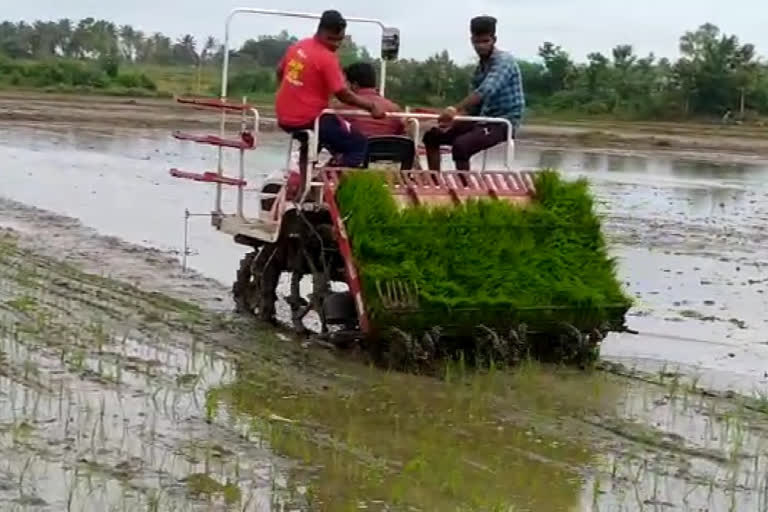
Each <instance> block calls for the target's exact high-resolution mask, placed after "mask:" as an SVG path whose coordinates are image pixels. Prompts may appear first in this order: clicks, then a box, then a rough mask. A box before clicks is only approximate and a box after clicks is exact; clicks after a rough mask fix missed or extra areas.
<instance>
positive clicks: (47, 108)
mask: <svg viewBox="0 0 768 512" xmlns="http://www.w3.org/2000/svg"><path fill="white" fill-rule="evenodd" d="M259 108H260V113H261V116H262V129H264V130H274V129H275V123H274V120H273V119H272V116H273V115H274V112H273V109H272V106H271V105H263V106H262V105H259ZM0 122H13V123H15V124H19V125H39V124H40V123H45V124H47V125H49V126H51V127H56V126H61V127H67V126H70V125H73V124H76V125H80V126H89V127H91V128H98V127H102V128H110V129H113V128H115V127H121V128H125V129H140V128H164V129H181V128H187V129H192V128H199V129H208V130H210V129H216V128H217V126H218V125H217V122H218V118H217V116H215V115H213V114H212V113H211V112H210V111H201V110H195V109H191V108H189V107H184V106H180V105H178V104H176V103H175V102H174V101H173V100H172V99H146V98H142V99H128V98H115V97H109V96H71V95H57V94H46V93H37V92H9V91H0ZM519 140H520V141H521V143H523V144H529V145H535V146H542V147H566V148H567V147H579V148H600V149H611V148H620V149H624V150H626V149H627V147H631V148H632V149H633V150H635V151H638V150H653V151H666V152H676V153H690V154H691V155H692V156H698V157H722V156H728V157H731V158H733V157H741V158H751V157H765V156H767V155H768V128H767V127H760V126H719V125H705V124H695V123H648V122H608V121H599V120H594V121H583V122H578V121H567V122H566V121H563V122H549V121H547V122H536V121H533V122H530V123H526V124H525V126H524V127H523V129H522V131H521V133H520V136H519Z"/></svg>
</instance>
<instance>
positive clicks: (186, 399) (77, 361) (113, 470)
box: [0, 232, 768, 511]
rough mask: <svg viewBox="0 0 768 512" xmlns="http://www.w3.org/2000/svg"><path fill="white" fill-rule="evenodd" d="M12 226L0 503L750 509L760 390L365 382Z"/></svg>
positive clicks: (535, 373)
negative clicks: (41, 244) (753, 393)
mask: <svg viewBox="0 0 768 512" xmlns="http://www.w3.org/2000/svg"><path fill="white" fill-rule="evenodd" d="M20 236H21V238H23V235H19V234H17V233H9V232H6V233H5V234H4V235H3V237H2V238H1V239H0V283H1V284H2V286H0V326H2V329H1V330H0V354H2V366H1V368H2V371H0V451H2V455H3V463H2V464H0V471H2V482H3V485H2V486H0V502H2V503H4V504H5V505H4V507H7V509H8V510H13V509H14V507H15V508H16V509H18V510H30V509H34V510H94V509H99V510H212V509H213V510H283V509H291V510H349V509H352V508H355V509H366V510H553V511H559V510H562V511H566V510H574V509H583V510H614V509H616V508H612V507H619V508H618V509H620V510H649V509H650V510H654V509H655V508H654V507H662V508H661V509H663V507H664V506H667V504H670V505H674V506H675V507H676V508H679V509H681V510H766V506H768V502H766V501H765V496H766V492H768V488H766V480H765V473H766V471H765V470H766V468H764V467H763V464H764V460H765V459H764V457H765V445H764V443H765V429H766V428H768V416H766V413H768V400H760V399H757V398H755V399H751V400H747V399H745V398H741V397H737V396H735V395H734V396H728V397H716V396H711V394H710V393H707V392H705V391H704V390H703V389H702V388H700V387H699V384H698V383H697V382H696V381H693V380H691V379H687V378H686V377H685V376H681V375H678V374H674V373H671V372H667V373H663V374H656V375H652V374H648V373H640V374H634V373H632V372H631V371H630V370H629V369H627V368H624V369H623V370H621V369H619V368H612V369H611V372H612V373H611V372H594V373H583V372H577V371H572V370H564V369H557V368H548V367H542V366H539V365H537V364H535V363H526V364H524V365H523V366H522V367H520V368H518V369H516V370H515V371H513V372H506V371H505V372H501V371H490V372H482V373H477V372H472V371H470V370H469V369H467V368H464V367H462V366H461V365H460V364H455V365H450V366H447V367H446V368H445V369H444V372H443V373H442V375H441V376H440V377H439V378H427V377H419V376H415V375H407V374H400V373H390V372H384V371H381V370H378V369H376V368H369V367H365V366H361V365H359V364H357V363H354V362H352V361H350V360H348V359H347V358H343V357H341V358H340V357H336V356H335V355H334V354H331V353H328V352H326V351H323V350H318V349H314V348H311V347H302V346H301V345H300V344H298V343H296V342H295V341H291V340H288V339H287V338H285V337H284V336H281V335H279V333H275V332H272V331H268V330H266V331H262V330H261V327H260V326H258V325H257V324H252V323H249V322H243V321H242V320H240V319H237V318H233V317H230V316H229V315H228V314H226V313H223V312H221V313H216V312H210V311H208V310H206V309H204V308H201V307H199V306H197V305H194V304H191V303H189V302H185V301H181V300H178V299H173V298H171V297H169V296H167V295H164V294H160V293H157V292H147V291H142V290H141V289H139V288H136V287H134V286H131V285H129V284H126V283H123V282H120V281H116V280H112V279H107V278H102V277H99V276H95V275H92V274H88V273H84V272H82V271H80V270H78V269H76V268H75V267H74V266H71V265H67V264H63V263H60V262H57V261H54V260H52V259H50V258H47V257H45V256H42V255H40V254H37V253H35V252H32V251H29V250H27V249H24V248H23V244H21V245H20V244H19V237H20ZM622 371H624V372H625V373H624V375H622V376H619V375H618V374H619V373H621V372H622ZM281 507H285V508H281Z"/></svg>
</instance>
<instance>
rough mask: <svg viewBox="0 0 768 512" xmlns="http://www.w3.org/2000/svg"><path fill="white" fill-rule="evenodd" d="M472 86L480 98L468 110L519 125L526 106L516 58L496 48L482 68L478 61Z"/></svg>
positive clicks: (478, 114) (477, 114)
mask: <svg viewBox="0 0 768 512" xmlns="http://www.w3.org/2000/svg"><path fill="white" fill-rule="evenodd" d="M472 88H473V89H474V91H475V92H476V93H477V94H479V95H480V96H482V98H483V101H482V103H480V104H479V105H477V106H476V107H475V108H474V109H472V110H473V112H471V114H472V115H476V116H484V117H503V118H506V119H509V120H510V121H511V122H512V124H513V125H515V126H518V125H519V124H520V118H521V117H522V115H523V110H524V109H525V96H524V93H523V76H522V74H521V73H520V67H519V66H518V65H517V61H516V60H515V58H514V57H513V56H512V55H511V54H510V53H507V52H503V51H501V50H498V49H495V50H493V53H492V54H491V57H490V59H489V61H488V63H487V67H486V68H485V69H483V64H482V63H480V64H478V66H477V69H475V74H474V76H473V77H472Z"/></svg>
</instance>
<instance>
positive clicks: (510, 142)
mask: <svg viewBox="0 0 768 512" xmlns="http://www.w3.org/2000/svg"><path fill="white" fill-rule="evenodd" d="M324 114H342V115H345V116H355V117H370V115H371V114H370V113H369V112H366V111H365V110H344V111H339V110H334V109H325V110H323V112H322V113H321V114H320V116H318V117H317V119H315V129H314V132H313V133H312V134H311V137H310V143H311V146H310V147H311V150H313V152H314V153H315V154H317V153H318V151H319V149H318V147H317V143H318V142H317V141H318V140H319V137H318V136H317V133H318V131H319V130H320V117H321V116H322V115H324ZM386 117H388V118H394V119H408V120H416V121H418V120H419V119H425V120H432V121H436V120H437V119H439V117H440V116H439V115H438V114H428V113H422V112H418V113H417V112H387V113H386ZM454 121H469V122H474V123H489V124H493V123H495V124H503V125H505V126H506V127H507V144H506V147H505V167H506V168H507V170H508V171H511V170H512V159H513V156H514V155H513V154H514V149H515V140H514V138H513V136H512V132H513V131H514V126H513V125H512V122H511V121H510V120H509V119H504V118H503V117H481V116H456V117H455V118H454ZM414 142H415V143H416V144H418V139H415V140H414ZM483 158H485V156H484V157H483ZM483 170H485V162H484V163H483ZM308 184H309V183H307V185H308Z"/></svg>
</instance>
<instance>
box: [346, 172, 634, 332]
mask: <svg viewBox="0 0 768 512" xmlns="http://www.w3.org/2000/svg"><path fill="white" fill-rule="evenodd" d="M535 184H536V197H535V201H534V202H533V203H532V204H531V205H529V206H527V207H519V206H516V205H512V204H510V203H508V202H504V201H494V200H490V199H479V200H471V201H468V202H466V203H465V204H463V205H461V206H431V207H427V206H419V207H408V208H405V209H399V208H398V206H397V204H396V202H395V200H394V198H393V196H392V195H391V194H390V192H389V190H388V188H387V186H386V184H385V178H384V176H383V175H381V174H380V173H375V172H365V173H362V172H357V173H348V174H347V175H345V178H344V180H343V182H342V184H341V185H340V187H339V190H338V192H337V201H338V203H339V207H340V210H341V213H342V215H343V217H344V218H345V219H346V227H347V230H348V233H349V235H350V238H351V243H352V247H353V254H354V256H355V259H356V263H357V265H358V268H359V271H360V274H361V279H362V283H363V288H364V294H365V298H366V301H367V308H368V310H369V313H370V316H371V318H372V319H373V321H374V323H376V324H380V325H395V326H401V327H407V328H411V329H412V328H427V327H429V326H434V325H440V326H443V327H450V326H451V325H453V324H455V325H456V326H462V325H471V326H475V325H478V324H485V325H493V326H504V325H508V324H509V323H513V324H514V323H518V322H526V323H527V324H528V325H529V326H530V325H532V324H534V325H535V324H536V323H542V322H549V321H569V322H571V323H574V325H577V324H582V325H581V326H582V327H594V326H596V325H598V324H600V323H602V322H605V321H607V320H610V319H612V318H613V317H615V315H616V310H615V309H613V308H614V307H615V306H619V311H620V312H621V316H622V317H623V313H624V311H625V309H626V307H627V306H628V305H629V303H630V299H629V298H628V297H627V295H626V294H625V293H624V292H623V290H622V288H621V284H620V282H619V280H618V279H617V277H616V272H615V262H614V260H613V259H611V258H610V257H609V255H608V251H607V248H606V244H605V241H604V238H603V235H602V232H601V224H600V220H599V218H598V217H597V215H596V214H595V213H594V209H593V200H592V197H591V196H590V193H589V190H588V185H587V182H586V181H584V180H580V181H576V182H566V181H565V180H563V179H562V178H561V177H560V176H559V175H558V174H557V173H555V172H552V171H544V172H541V173H539V174H538V175H537V177H536V179H535ZM388 283H389V285H391V284H392V283H400V284H404V285H405V286H407V287H408V288H410V289H411V290H412V291H416V295H417V296H418V307H417V308H414V311H413V312H411V313H410V314H404V313H403V312H402V311H392V310H389V309H388V308H387V307H386V303H385V301H383V300H382V299H381V296H380V295H379V293H378V291H379V290H387V287H388V286H389V285H388ZM393 286H394V285H393ZM397 286H400V285H399V284H398V285H397Z"/></svg>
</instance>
